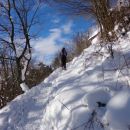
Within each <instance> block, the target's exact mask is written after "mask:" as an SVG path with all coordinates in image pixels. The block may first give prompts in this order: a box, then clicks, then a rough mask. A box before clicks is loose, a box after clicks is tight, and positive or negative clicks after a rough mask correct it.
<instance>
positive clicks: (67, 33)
mask: <svg viewBox="0 0 130 130" xmlns="http://www.w3.org/2000/svg"><path fill="white" fill-rule="evenodd" d="M40 13H41V16H40V19H39V20H40V21H41V22H40V23H41V24H40V26H39V27H37V28H35V30H36V32H39V33H38V37H37V39H35V40H32V46H33V58H36V61H42V62H43V63H45V64H51V62H52V60H53V58H54V55H55V54H56V53H57V52H58V51H59V50H60V49H61V48H62V47H63V46H65V44H64V43H66V42H67V41H70V40H71V39H72V38H73V36H74V34H76V33H77V32H85V31H87V29H88V28H89V27H90V26H91V25H92V24H93V23H92V20H89V21H87V20H85V19H84V18H82V17H72V16H65V15H62V14H61V13H59V12H57V11H56V10H55V9H53V8H51V7H48V6H45V7H42V8H41V10H40Z"/></svg>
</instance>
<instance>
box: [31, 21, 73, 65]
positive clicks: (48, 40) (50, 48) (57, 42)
mask: <svg viewBox="0 0 130 130" xmlns="http://www.w3.org/2000/svg"><path fill="white" fill-rule="evenodd" d="M71 27H72V22H69V23H67V24H66V25H63V26H62V27H60V28H53V29H50V30H49V32H50V35H49V36H47V37H45V38H39V39H37V40H34V41H32V45H33V48H34V52H33V57H37V60H38V61H43V62H45V63H51V61H52V59H51V58H52V57H53V56H54V54H55V53H57V52H58V51H59V50H60V49H61V48H62V47H63V43H65V42H66V41H67V38H64V35H63V34H69V33H70V32H71ZM50 57H51V58H50ZM49 58H50V61H49V60H48V59H49ZM47 60H48V61H47Z"/></svg>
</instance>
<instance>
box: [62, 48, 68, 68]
mask: <svg viewBox="0 0 130 130" xmlns="http://www.w3.org/2000/svg"><path fill="white" fill-rule="evenodd" d="M60 56H61V66H62V68H63V69H64V70H66V60H67V52H66V49H65V48H62V50H61V54H60Z"/></svg>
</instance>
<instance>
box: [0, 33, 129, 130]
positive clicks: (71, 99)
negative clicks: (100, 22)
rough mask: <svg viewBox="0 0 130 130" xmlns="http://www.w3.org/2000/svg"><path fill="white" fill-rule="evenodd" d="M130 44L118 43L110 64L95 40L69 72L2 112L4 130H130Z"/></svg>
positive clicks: (0, 120)
mask: <svg viewBox="0 0 130 130" xmlns="http://www.w3.org/2000/svg"><path fill="white" fill-rule="evenodd" d="M129 44H130V33H128V37H125V38H120V39H119V41H117V42H116V43H114V59H112V58H111V56H110V55H109V53H108V51H107V49H106V48H107V47H106V46H104V47H102V48H101V46H100V44H99V43H98V40H96V39H94V42H93V44H92V45H91V46H90V47H89V48H87V49H86V50H84V52H83V53H82V54H81V55H80V56H79V57H77V58H75V59H74V60H73V61H72V62H70V63H68V65H67V70H66V71H64V70H61V68H59V69H57V70H56V71H54V72H53V73H52V74H51V75H50V76H49V77H48V78H46V79H45V80H44V81H43V82H42V83H41V84H40V85H38V86H37V87H34V88H33V89H32V90H30V91H29V92H27V93H25V94H23V95H20V96H18V97H17V98H16V99H14V100H13V101H12V102H11V103H9V104H8V105H7V106H6V107H4V108H3V109H1V110H0V130H92V129H94V130H103V129H105V130H129V129H130V90H129V87H130V86H129V85H130V72H129V71H130V70H129V67H130V66H129V63H130V45H129ZM99 50H100V51H99Z"/></svg>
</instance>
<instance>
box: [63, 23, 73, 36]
mask: <svg viewBox="0 0 130 130" xmlns="http://www.w3.org/2000/svg"><path fill="white" fill-rule="evenodd" d="M72 25H73V22H72V21H69V22H68V23H67V24H65V25H63V26H62V29H63V32H64V33H65V34H68V33H71V29H72Z"/></svg>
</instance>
